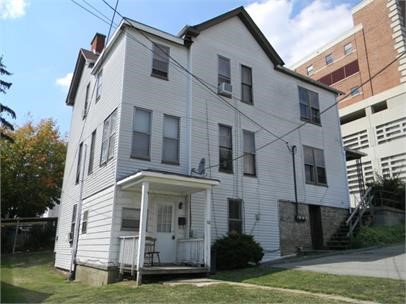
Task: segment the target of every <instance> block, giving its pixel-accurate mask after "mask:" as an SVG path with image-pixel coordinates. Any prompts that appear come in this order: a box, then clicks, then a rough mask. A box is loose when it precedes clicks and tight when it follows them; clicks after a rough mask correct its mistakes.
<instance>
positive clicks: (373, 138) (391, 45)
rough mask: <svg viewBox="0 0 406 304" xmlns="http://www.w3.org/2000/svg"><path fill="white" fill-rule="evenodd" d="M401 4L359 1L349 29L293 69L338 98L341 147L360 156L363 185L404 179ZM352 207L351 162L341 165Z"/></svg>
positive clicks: (405, 64) (405, 70) (405, 77)
mask: <svg viewBox="0 0 406 304" xmlns="http://www.w3.org/2000/svg"><path fill="white" fill-rule="evenodd" d="M405 7H406V1H405V0H397V1H396V0H363V1H361V2H360V3H359V4H358V5H356V6H355V7H354V8H353V9H352V17H353V23H354V26H353V28H352V29H351V30H350V31H348V32H347V33H344V34H343V35H342V36H341V37H339V38H337V39H335V40H334V41H332V42H330V43H328V44H326V45H325V46H323V47H322V48H320V49H318V50H317V51H316V52H314V53H313V54H311V55H309V56H307V57H305V58H304V59H302V60H301V61H300V62H298V63H296V64H294V65H293V67H292V68H293V69H295V70H296V71H297V72H299V73H302V74H304V75H307V76H310V77H312V78H313V79H316V80H319V81H320V82H322V83H325V84H327V85H330V86H333V87H334V88H336V89H338V90H340V91H342V92H344V94H343V95H342V96H340V97H338V98H339V104H338V106H339V109H340V118H341V131H342V136H343V142H344V145H345V146H346V147H347V148H350V149H357V150H360V151H362V152H364V153H366V154H367V155H366V156H364V157H362V162H363V165H362V167H363V177H364V182H365V183H368V182H371V181H372V180H373V179H376V177H377V175H380V176H398V177H400V178H404V179H406V138H405V137H406V54H405V52H406V42H405V41H406V30H405V22H406V15H405V14H406V13H405V11H406V9H405ZM347 170H348V182H349V188H350V193H351V194H353V198H352V200H353V203H355V202H356V200H357V197H358V195H359V192H360V187H362V185H361V186H360V184H359V183H358V181H357V178H358V176H357V174H356V171H357V170H356V165H355V161H351V162H348V163H347Z"/></svg>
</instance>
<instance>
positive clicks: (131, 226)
mask: <svg viewBox="0 0 406 304" xmlns="http://www.w3.org/2000/svg"><path fill="white" fill-rule="evenodd" d="M140 212H141V209H139V208H122V209H121V230H122V231H139V229H140Z"/></svg>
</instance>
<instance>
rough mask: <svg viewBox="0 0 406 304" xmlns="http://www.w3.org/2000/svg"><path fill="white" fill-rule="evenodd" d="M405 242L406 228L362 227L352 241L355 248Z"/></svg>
mask: <svg viewBox="0 0 406 304" xmlns="http://www.w3.org/2000/svg"><path fill="white" fill-rule="evenodd" d="M404 240H405V226H404V225H394V226H378V227H361V229H360V231H359V232H358V233H357V235H356V237H355V238H354V239H353V241H352V247H353V248H362V247H368V246H376V245H385V244H391V243H399V242H402V241H404Z"/></svg>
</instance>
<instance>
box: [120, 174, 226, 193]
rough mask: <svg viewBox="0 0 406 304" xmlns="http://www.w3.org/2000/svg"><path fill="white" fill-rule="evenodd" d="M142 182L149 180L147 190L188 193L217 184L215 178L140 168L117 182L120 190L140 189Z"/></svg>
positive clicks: (217, 181)
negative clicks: (140, 169)
mask: <svg viewBox="0 0 406 304" xmlns="http://www.w3.org/2000/svg"><path fill="white" fill-rule="evenodd" d="M143 182H149V192H157V193H176V194H180V193H182V194H188V193H194V192H200V191H203V190H205V189H209V188H210V187H212V186H217V185H219V184H220V181H219V180H217V179H212V178H206V177H200V176H190V175H184V174H178V173H172V172H166V171H156V170H142V171H138V172H136V173H134V174H132V175H130V176H128V177H125V178H123V179H122V180H120V181H118V182H117V185H118V186H120V187H121V189H122V190H130V191H141V185H142V183H143Z"/></svg>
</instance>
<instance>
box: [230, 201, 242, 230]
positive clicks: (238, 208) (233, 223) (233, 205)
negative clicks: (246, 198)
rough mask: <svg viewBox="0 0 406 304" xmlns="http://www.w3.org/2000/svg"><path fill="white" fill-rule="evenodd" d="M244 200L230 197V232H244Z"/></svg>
mask: <svg viewBox="0 0 406 304" xmlns="http://www.w3.org/2000/svg"><path fill="white" fill-rule="evenodd" d="M242 223H243V221H242V200H241V199H232V198H229V199H228V232H229V233H230V232H234V233H235V232H237V233H240V234H241V233H242V232H243V229H242Z"/></svg>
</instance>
